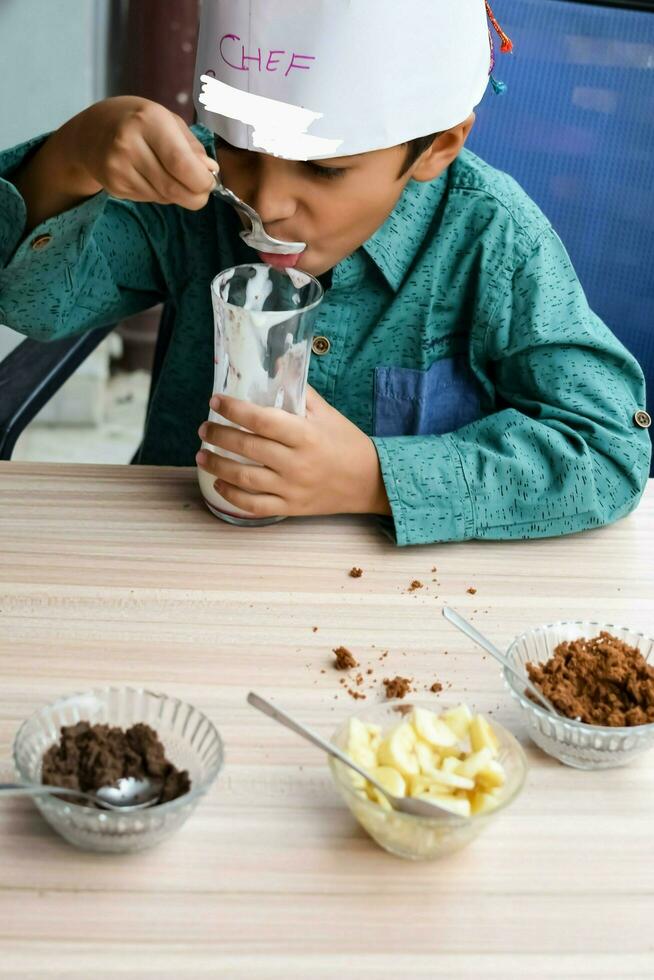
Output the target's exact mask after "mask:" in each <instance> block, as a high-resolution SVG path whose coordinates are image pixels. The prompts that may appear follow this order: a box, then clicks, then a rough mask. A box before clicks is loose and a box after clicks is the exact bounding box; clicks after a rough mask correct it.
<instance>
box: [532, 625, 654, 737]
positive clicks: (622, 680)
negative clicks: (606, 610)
mask: <svg viewBox="0 0 654 980" xmlns="http://www.w3.org/2000/svg"><path fill="white" fill-rule="evenodd" d="M526 666H527V673H528V675H529V679H530V680H531V681H533V683H534V684H537V685H538V687H539V688H540V689H541V691H542V692H543V693H544V694H546V695H547V697H548V698H549V699H550V701H551V702H552V704H553V705H554V707H555V708H556V709H557V710H558V711H560V712H561V714H562V715H565V717H567V718H580V719H581V721H582V722H584V723H585V724H586V725H603V726H607V727H611V728H613V727H631V726H633V725H647V724H651V723H652V722H654V666H652V665H650V664H648V662H647V661H646V660H645V658H644V657H643V655H642V653H641V652H640V651H639V650H638V649H637V647H632V646H629V645H628V644H627V643H624V642H623V641H622V640H620V639H618V638H617V637H616V636H613V635H612V634H611V633H608V632H606V631H605V630H603V631H602V632H601V633H600V634H599V636H596V637H593V639H590V640H587V639H585V638H582V639H578V640H571V641H569V642H563V643H559V645H558V646H557V647H555V649H554V655H553V656H552V657H550V659H549V660H548V661H547V662H546V663H544V664H533V663H528V664H527V665H526ZM525 693H526V694H527V697H529V698H530V699H531V700H534V699H533V697H532V695H531V694H530V693H529V692H528V691H527V692H525Z"/></svg>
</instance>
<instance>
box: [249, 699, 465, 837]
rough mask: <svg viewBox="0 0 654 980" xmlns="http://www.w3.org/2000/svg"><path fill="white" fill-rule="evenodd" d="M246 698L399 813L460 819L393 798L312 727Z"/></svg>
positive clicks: (441, 810) (407, 798)
mask: <svg viewBox="0 0 654 980" xmlns="http://www.w3.org/2000/svg"><path fill="white" fill-rule="evenodd" d="M247 699H248V703H249V704H251V705H252V707H253V708H258V709H259V711H262V712H263V713H264V715H268V717H269V718H272V719H273V720H274V721H278V722H279V724H280V725H284V726H285V727H286V728H290V729H291V731H292V732H296V733H297V734H298V735H301V736H302V738H305V739H306V740H307V742H312V743H313V744H314V745H317V746H318V748H319V749H322V750H323V752H326V753H327V754H328V755H331V756H333V758H334V759H338V760H339V762H342V763H343V764H344V765H346V766H349V767H350V769H354V771H355V772H358V773H359V775H360V776H363V778H364V779H367V780H368V782H369V783H372V785H373V786H374V787H375V789H377V790H379V792H380V793H383V794H384V796H385V797H386V799H387V800H388V802H389V803H390V804H391V806H392V807H393V809H394V810H399V811H400V812H401V813H410V814H411V815H412V816H414V817H429V818H430V819H431V820H433V819H435V818H438V817H441V818H443V819H446V820H457V819H458V820H460V819H461V818H460V817H457V815H456V814H453V813H451V812H450V811H449V810H446V809H445V808H444V807H440V806H439V805H438V803H430V802H428V801H427V800H416V799H413V797H411V796H393V795H392V794H391V793H389V792H388V790H387V789H384V787H383V786H382V784H381V783H378V782H377V780H376V779H375V778H374V777H373V776H371V775H370V773H368V772H366V770H365V769H362V768H361V766H359V765H357V763H356V762H353V761H352V759H350V757H349V755H346V754H345V752H341V750H340V749H339V748H337V746H335V745H334V744H333V743H332V742H328V741H327V740H326V739H324V738H321V737H320V735H316V733H315V732H312V731H311V729H310V728H305V727H304V725H301V724H300V723H299V721H295V720H294V719H293V718H291V717H290V716H289V715H287V714H286V713H285V712H284V711H281V710H280V709H279V708H276V707H275V706H274V705H272V704H270V702H269V701H265V700H264V699H263V698H261V697H259V695H258V694H254V693H253V692H252V691H251V692H250V693H249V694H248V697H247Z"/></svg>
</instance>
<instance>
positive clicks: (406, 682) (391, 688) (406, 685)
mask: <svg viewBox="0 0 654 980" xmlns="http://www.w3.org/2000/svg"><path fill="white" fill-rule="evenodd" d="M411 684H412V680H411V678H410V677H400V676H399V675H398V676H397V677H385V678H384V687H385V688H386V697H387V698H388V699H389V700H392V699H393V698H403V697H406V695H407V694H409V692H410V691H411Z"/></svg>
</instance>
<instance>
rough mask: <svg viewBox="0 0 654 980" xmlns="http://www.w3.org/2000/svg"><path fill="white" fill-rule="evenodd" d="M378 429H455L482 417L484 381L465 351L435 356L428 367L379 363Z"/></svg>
mask: <svg viewBox="0 0 654 980" xmlns="http://www.w3.org/2000/svg"><path fill="white" fill-rule="evenodd" d="M374 400H375V404H374V435H376V436H417V435H442V434H443V433H445V432H454V431H455V430H456V429H460V428H461V427H462V426H464V425H468V424H469V423H470V422H474V421H475V420H476V419H478V418H481V416H482V411H481V386H480V385H479V383H478V382H477V380H476V378H475V376H474V375H473V373H472V371H471V370H470V367H469V365H468V362H467V358H466V357H465V356H464V355H459V356H457V357H446V358H443V359H442V360H440V361H436V362H435V363H434V364H432V365H431V367H430V368H429V369H428V370H427V371H419V370H416V369H414V368H398V367H378V368H375V395H374Z"/></svg>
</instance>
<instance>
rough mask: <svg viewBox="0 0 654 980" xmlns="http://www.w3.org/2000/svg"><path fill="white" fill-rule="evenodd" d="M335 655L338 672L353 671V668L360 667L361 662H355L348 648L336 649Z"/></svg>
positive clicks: (335, 665)
mask: <svg viewBox="0 0 654 980" xmlns="http://www.w3.org/2000/svg"><path fill="white" fill-rule="evenodd" d="M333 653H334V654H335V656H336V660H335V661H334V667H335V668H336V670H351V669H352V668H353V667H358V666H359V662H358V661H357V660H355V658H354V656H353V654H352V653H351V652H350V651H349V650H348V649H347V647H336V649H335V650H334V651H333Z"/></svg>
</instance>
